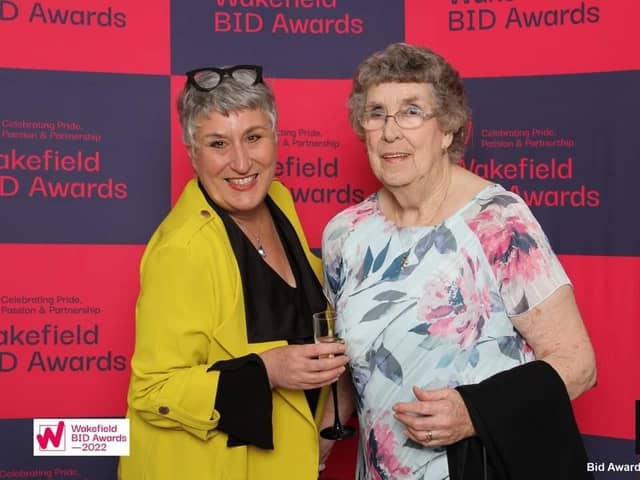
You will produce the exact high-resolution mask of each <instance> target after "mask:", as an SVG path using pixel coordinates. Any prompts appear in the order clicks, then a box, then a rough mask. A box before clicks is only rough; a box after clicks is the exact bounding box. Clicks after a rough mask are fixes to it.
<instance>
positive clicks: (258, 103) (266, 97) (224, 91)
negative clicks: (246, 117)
mask: <svg viewBox="0 0 640 480" xmlns="http://www.w3.org/2000/svg"><path fill="white" fill-rule="evenodd" d="M205 80H206V79H205ZM177 106H178V116H179V118H180V124H181V125H182V140H183V142H184V144H185V145H186V146H187V148H188V149H189V153H190V155H191V157H192V158H193V157H194V155H195V153H196V150H197V147H198V146H197V144H196V139H195V136H196V131H197V130H198V127H199V122H200V119H201V118H202V116H203V115H204V116H209V115H211V113H213V112H218V113H220V114H222V115H224V116H228V115H229V114H230V113H233V112H239V111H242V110H262V111H263V112H264V113H265V114H266V115H267V117H268V118H269V121H270V122H271V128H272V129H273V133H274V135H275V134H276V123H277V120H278V112H277V110H276V101H275V96H274V94H273V91H272V90H271V88H270V87H269V86H268V85H267V84H265V83H257V84H255V85H251V86H247V85H243V84H241V83H239V82H237V81H236V80H234V79H233V78H232V77H228V76H227V77H224V79H223V80H222V82H220V84H219V85H218V86H217V87H216V88H214V89H213V90H211V91H209V92H201V91H199V90H196V89H195V88H194V87H193V86H191V85H190V84H189V82H188V81H187V82H186V83H185V85H184V88H183V89H182V91H181V92H180V95H179V96H178V101H177Z"/></svg>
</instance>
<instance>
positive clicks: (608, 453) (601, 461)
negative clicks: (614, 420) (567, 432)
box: [582, 412, 640, 480]
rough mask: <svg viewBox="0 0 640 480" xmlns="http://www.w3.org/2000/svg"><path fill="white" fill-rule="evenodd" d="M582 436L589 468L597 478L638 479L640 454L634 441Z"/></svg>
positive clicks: (607, 479) (605, 479)
mask: <svg viewBox="0 0 640 480" xmlns="http://www.w3.org/2000/svg"><path fill="white" fill-rule="evenodd" d="M603 413H604V414H605V415H606V413H605V412H603ZM582 438H583V439H584V443H585V446H586V447H587V454H588V456H589V464H587V469H588V470H589V471H592V472H593V475H594V477H595V479H596V480H632V479H633V480H638V478H639V477H640V474H639V473H638V468H640V467H639V465H640V455H638V454H636V453H635V452H634V448H633V441H631V440H621V439H618V438H610V437H598V436H595V435H583V436H582Z"/></svg>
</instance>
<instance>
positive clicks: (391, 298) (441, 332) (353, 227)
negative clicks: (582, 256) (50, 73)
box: [322, 185, 569, 480]
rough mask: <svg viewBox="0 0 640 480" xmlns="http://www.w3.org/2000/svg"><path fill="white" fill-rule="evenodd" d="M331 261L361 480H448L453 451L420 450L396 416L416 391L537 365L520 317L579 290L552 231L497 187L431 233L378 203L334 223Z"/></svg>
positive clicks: (328, 250)
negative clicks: (561, 291) (560, 292)
mask: <svg viewBox="0 0 640 480" xmlns="http://www.w3.org/2000/svg"><path fill="white" fill-rule="evenodd" d="M322 253H323V263H324V268H325V291H326V294H327V297H328V298H329V299H330V300H331V301H332V302H333V304H334V305H335V306H336V308H337V310H338V318H339V320H338V325H337V329H338V333H339V334H340V335H341V336H342V337H343V338H344V339H345V341H346V344H347V354H348V355H349V358H350V367H351V373H352V378H353V383H354V387H355V391H356V400H357V405H358V413H359V421H360V449H359V452H360V454H359V460H358V470H357V472H358V473H357V478H358V479H359V480H391V479H396V478H398V479H411V480H413V479H415V480H428V479H446V478H448V468H447V460H446V451H445V449H443V448H433V449H431V448H425V447H422V446H421V445H418V444H415V443H413V442H411V441H410V440H409V439H408V438H407V437H406V436H405V434H404V433H403V432H404V426H402V425H401V424H399V423H398V422H396V421H395V419H394V418H393V415H392V414H391V407H392V406H393V405H394V404H396V403H398V402H407V401H412V400H414V397H413V393H412V387H413V386H414V385H416V386H418V387H420V388H423V389H438V388H445V387H455V386H457V385H462V384H470V383H477V382H479V381H481V380H483V379H485V378H487V377H490V376H491V375H494V374H495V373H498V372H500V371H503V370H506V369H509V368H512V367H515V366H517V365H520V364H522V363H525V362H528V361H531V360H532V359H533V358H534V355H533V351H532V350H531V348H530V347H529V345H528V344H527V343H526V342H525V341H524V339H523V338H522V337H521V336H520V335H519V333H518V332H517V331H516V330H515V328H514V326H513V323H512V322H511V318H510V317H512V316H515V315H519V314H522V313H526V312H527V311H529V310H530V309H531V308H533V307H535V306H536V305H538V304H540V303H541V302H543V301H544V300H545V299H546V298H548V297H549V296H550V295H551V294H553V292H555V290H557V289H558V288H559V287H560V286H561V285H564V284H567V283H569V280H568V278H567V276H566V274H565V272H564V270H563V269H562V266H561V265H560V262H559V261H558V259H557V257H556V255H555V254H554V253H553V251H552V249H551V247H550V245H549V242H548V240H547V238H546V236H545V234H544V232H543V231H542V229H541V228H540V225H539V224H538V222H537V221H536V219H535V218H534V216H533V214H532V213H531V211H530V210H529V208H528V207H527V205H526V204H525V203H524V202H523V200H522V199H521V198H520V197H518V196H517V195H515V194H513V193H511V192H508V191H506V190H504V189H503V188H502V187H500V186H499V185H491V186H488V187H487V188H485V189H484V190H483V191H481V192H480V193H479V194H478V195H476V197H475V198H474V199H473V200H472V201H471V202H469V203H468V204H467V205H466V206H464V207H463V208H461V209H460V210H459V211H458V212H456V213H455V214H454V215H452V216H451V217H449V218H448V219H446V220H445V221H444V222H443V223H442V224H440V225H436V226H432V227H398V226H396V225H395V224H393V223H392V222H390V221H389V220H387V219H386V217H385V216H384V215H383V214H382V212H381V211H380V209H379V207H378V197H377V195H376V194H374V195H372V196H371V197H369V198H367V199H365V200H364V201H363V202H361V203H360V204H358V205H354V206H352V207H350V208H348V209H346V210H344V211H343V212H341V213H340V214H338V215H337V216H336V217H334V218H333V219H332V220H331V222H329V224H328V225H327V227H326V229H325V232H324V235H323V243H322ZM514 401H516V399H515V397H514Z"/></svg>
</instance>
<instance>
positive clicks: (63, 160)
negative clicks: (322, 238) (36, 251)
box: [0, 70, 170, 244]
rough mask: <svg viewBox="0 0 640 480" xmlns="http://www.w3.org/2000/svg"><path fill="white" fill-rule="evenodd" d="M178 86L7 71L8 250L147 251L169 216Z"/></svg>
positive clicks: (2, 211)
mask: <svg viewBox="0 0 640 480" xmlns="http://www.w3.org/2000/svg"><path fill="white" fill-rule="evenodd" d="M168 98H169V78H168V77H159V76H142V75H139V76H136V75H117V74H97V73H72V72H45V71H42V72H37V74H36V73H34V72H31V71H26V70H4V71H3V74H2V76H1V77H0V104H1V105H2V111H0V217H2V219H3V228H2V229H1V230H0V242H9V243H98V244H105V243H107V244H108V243H128V244H138V243H145V242H146V241H147V240H148V238H149V236H150V234H151V232H152V231H153V229H154V228H155V227H156V225H157V224H158V223H159V221H160V219H161V218H162V217H163V215H164V214H165V213H166V212H167V210H168V208H169V175H170V155H169V143H170V142H169V105H168V103H169V100H168Z"/></svg>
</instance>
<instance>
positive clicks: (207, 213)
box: [200, 210, 211, 218]
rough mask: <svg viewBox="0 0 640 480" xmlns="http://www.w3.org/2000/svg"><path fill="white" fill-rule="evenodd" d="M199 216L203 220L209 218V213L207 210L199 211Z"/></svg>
mask: <svg viewBox="0 0 640 480" xmlns="http://www.w3.org/2000/svg"><path fill="white" fill-rule="evenodd" d="M200 216H201V217H204V218H209V217H210V216H211V213H209V211H207V210H200Z"/></svg>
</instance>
